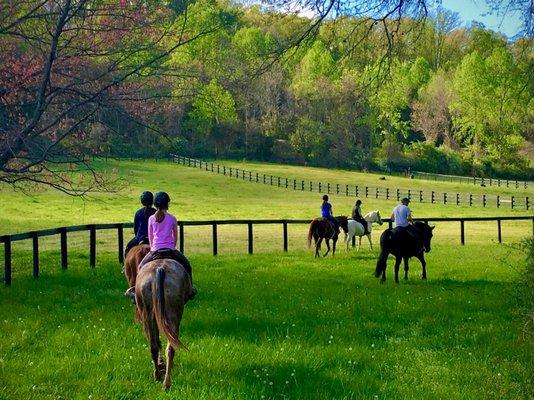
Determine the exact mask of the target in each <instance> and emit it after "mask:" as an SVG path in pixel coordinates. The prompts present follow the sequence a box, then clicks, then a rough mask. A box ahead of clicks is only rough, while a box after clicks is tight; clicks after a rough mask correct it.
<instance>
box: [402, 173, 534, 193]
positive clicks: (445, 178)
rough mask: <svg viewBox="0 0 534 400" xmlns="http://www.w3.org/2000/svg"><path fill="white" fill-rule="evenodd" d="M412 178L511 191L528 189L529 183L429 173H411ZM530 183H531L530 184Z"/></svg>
mask: <svg viewBox="0 0 534 400" xmlns="http://www.w3.org/2000/svg"><path fill="white" fill-rule="evenodd" d="M411 174H412V175H413V176H414V178H422V179H428V180H434V181H442V182H455V183H467V184H472V185H475V186H497V187H506V188H512V189H528V186H529V182H527V181H519V180H513V179H500V178H481V177H476V176H459V175H445V174H434V173H429V172H421V171H412V172H411ZM530 183H531V182H530Z"/></svg>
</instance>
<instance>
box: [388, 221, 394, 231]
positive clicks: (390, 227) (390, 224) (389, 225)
mask: <svg viewBox="0 0 534 400" xmlns="http://www.w3.org/2000/svg"><path fill="white" fill-rule="evenodd" d="M388 227H389V229H392V228H393V221H391V220H389V222H388Z"/></svg>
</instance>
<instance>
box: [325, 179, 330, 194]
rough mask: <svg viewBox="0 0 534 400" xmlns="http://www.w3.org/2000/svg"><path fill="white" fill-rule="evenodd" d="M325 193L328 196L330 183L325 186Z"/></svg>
mask: <svg viewBox="0 0 534 400" xmlns="http://www.w3.org/2000/svg"><path fill="white" fill-rule="evenodd" d="M326 193H327V194H330V182H328V183H327V184H326Z"/></svg>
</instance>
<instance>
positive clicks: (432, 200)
mask: <svg viewBox="0 0 534 400" xmlns="http://www.w3.org/2000/svg"><path fill="white" fill-rule="evenodd" d="M434 196H435V193H434V191H433V190H432V193H431V196H430V202H431V203H432V204H434Z"/></svg>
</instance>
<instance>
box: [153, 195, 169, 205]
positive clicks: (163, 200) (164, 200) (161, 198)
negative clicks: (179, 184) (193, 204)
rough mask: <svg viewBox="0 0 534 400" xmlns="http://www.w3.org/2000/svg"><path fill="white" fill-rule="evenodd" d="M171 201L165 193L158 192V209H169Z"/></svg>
mask: <svg viewBox="0 0 534 400" xmlns="http://www.w3.org/2000/svg"><path fill="white" fill-rule="evenodd" d="M170 201H171V198H170V197H169V195H168V194H167V193H165V192H158V193H156V196H155V197H154V205H155V206H156V207H157V208H168V207H169V202H170Z"/></svg>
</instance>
